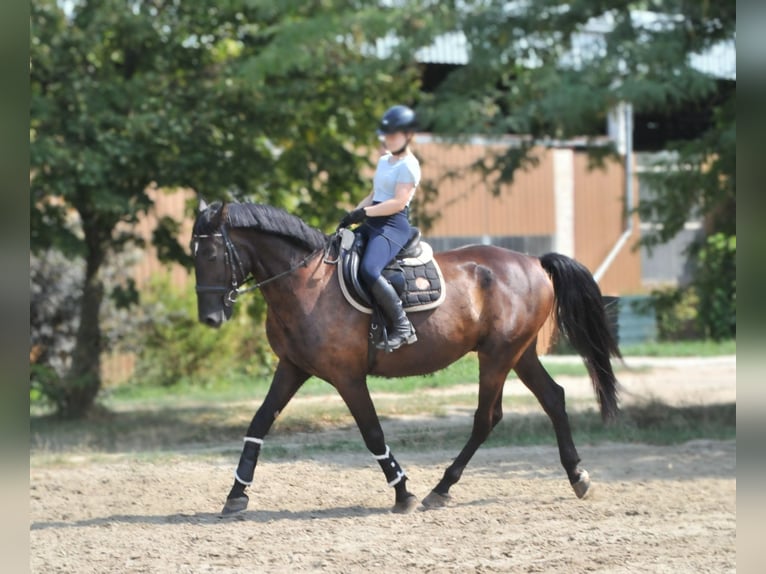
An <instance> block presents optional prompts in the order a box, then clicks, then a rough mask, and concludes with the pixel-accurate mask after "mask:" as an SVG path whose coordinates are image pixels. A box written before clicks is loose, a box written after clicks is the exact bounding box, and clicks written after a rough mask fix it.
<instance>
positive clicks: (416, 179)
mask: <svg viewBox="0 0 766 574" xmlns="http://www.w3.org/2000/svg"><path fill="white" fill-rule="evenodd" d="M414 133H415V112H414V111H412V110H411V109H410V108H408V107H407V106H401V105H397V106H393V107H391V108H389V109H388V110H387V111H386V113H385V114H383V118H382V119H381V120H380V125H379V127H378V136H379V137H380V138H381V140H382V142H383V145H384V146H385V148H386V150H387V152H386V153H385V154H384V155H382V156H381V157H380V159H379V160H378V166H377V168H376V170H375V177H374V179H373V189H372V191H371V192H370V193H369V195H368V196H367V197H365V198H364V199H363V200H362V201H360V202H359V204H358V205H357V206H356V209H354V210H353V211H351V212H350V213H348V214H346V215H345V216H344V217H343V219H342V220H341V222H340V224H339V225H338V227H348V226H349V225H353V224H354V223H361V222H363V221H364V225H362V226H361V227H360V228H359V231H360V232H361V233H362V234H363V235H364V237H365V238H366V239H367V244H366V247H365V251H364V255H363V256H362V260H361V262H360V265H359V273H360V276H361V278H362V281H363V282H364V284H365V285H366V287H367V288H368V290H369V291H370V292H371V294H372V296H373V298H374V299H375V301H376V302H377V303H378V305H379V306H380V307H381V309H382V310H383V313H384V315H385V317H386V319H387V320H388V322H389V324H390V325H391V329H390V330H389V335H388V350H394V349H398V348H399V347H401V346H402V345H405V344H410V343H414V342H415V341H417V339H418V338H417V335H416V334H415V328H414V327H413V326H412V323H410V320H409V319H408V318H407V315H406V314H405V312H404V309H403V307H402V300H401V299H400V298H399V294H398V293H397V292H396V289H394V287H393V285H391V283H390V282H389V281H388V280H387V279H386V278H385V277H383V276H382V275H381V272H382V271H383V268H384V267H385V266H386V265H388V264H389V263H390V262H391V261H392V260H393V259H394V257H395V256H396V254H397V253H398V252H399V251H400V250H401V249H402V247H404V245H405V244H406V243H407V241H408V240H409V239H410V236H411V233H412V228H411V227H410V222H409V218H408V215H409V204H410V201H411V200H412V196H413V195H414V193H415V189H416V188H417V186H418V184H419V183H420V163H419V162H418V160H417V158H416V157H415V155H414V154H413V153H412V151H410V141H411V140H412V137H413V135H414ZM379 348H386V346H385V343H381V344H379Z"/></svg>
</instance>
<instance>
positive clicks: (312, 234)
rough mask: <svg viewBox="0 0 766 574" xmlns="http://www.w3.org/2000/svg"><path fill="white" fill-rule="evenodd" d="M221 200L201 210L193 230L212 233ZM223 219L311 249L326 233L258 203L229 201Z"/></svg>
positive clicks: (217, 222)
mask: <svg viewBox="0 0 766 574" xmlns="http://www.w3.org/2000/svg"><path fill="white" fill-rule="evenodd" d="M222 207H223V206H222V204H221V203H220V202H215V203H213V204H211V205H210V206H209V207H208V208H207V209H205V211H203V212H202V213H201V214H200V215H199V217H198V218H197V221H196V223H195V224H194V233H196V234H203V233H213V232H214V231H215V230H216V229H217V228H218V226H219V225H220V220H221V211H222ZM226 223H227V224H228V225H229V226H230V227H233V228H247V229H257V230H258V231H262V232H264V233H268V234H271V235H279V236H281V237H284V238H286V239H290V240H292V241H293V242H294V243H296V244H297V245H300V246H301V247H304V248H306V249H308V250H310V251H314V250H317V249H322V248H323V247H324V246H325V244H326V242H327V235H325V234H324V233H322V232H321V231H319V230H318V229H315V228H313V227H311V226H309V225H307V224H306V223H305V222H304V221H303V220H301V219H300V218H299V217H297V216H295V215H291V214H289V213H287V212H286V211H285V210H284V209H280V208H278V207H272V206H270V205H262V204H258V203H229V204H227V205H226Z"/></svg>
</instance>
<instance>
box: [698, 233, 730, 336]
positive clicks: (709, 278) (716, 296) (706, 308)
mask: <svg viewBox="0 0 766 574" xmlns="http://www.w3.org/2000/svg"><path fill="white" fill-rule="evenodd" d="M736 258H737V238H736V237H734V236H726V235H725V234H723V233H716V234H714V235H710V236H708V237H707V238H706V241H705V244H704V245H703V246H702V248H701V249H700V250H699V252H698V253H697V267H698V271H697V273H696V275H695V279H694V284H695V286H696V288H697V290H698V291H699V299H700V301H699V314H698V318H697V320H698V323H699V324H700V327H701V328H702V329H703V332H704V333H705V335H706V336H707V337H709V338H711V339H713V340H715V341H720V340H723V339H728V338H733V337H735V336H736V334H737V272H736Z"/></svg>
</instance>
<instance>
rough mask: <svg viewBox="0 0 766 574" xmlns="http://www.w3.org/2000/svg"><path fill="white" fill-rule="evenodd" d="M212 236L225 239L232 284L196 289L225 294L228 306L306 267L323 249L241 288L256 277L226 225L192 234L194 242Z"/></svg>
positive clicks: (198, 287) (225, 252)
mask: <svg viewBox="0 0 766 574" xmlns="http://www.w3.org/2000/svg"><path fill="white" fill-rule="evenodd" d="M212 237H221V238H222V239H223V246H224V254H223V261H224V265H225V266H226V267H228V266H231V268H232V269H231V274H230V276H231V284H230V285H197V286H196V291H197V293H221V294H223V304H224V306H226V307H231V306H232V305H233V304H234V303H236V302H237V297H239V296H240V295H242V294H243V293H248V292H250V291H255V290H256V289H260V288H261V287H263V286H264V285H268V284H269V283H271V282H272V281H276V280H277V279H281V278H282V277H285V276H286V275H289V274H290V273H292V272H294V271H296V270H297V269H299V268H301V267H305V266H306V265H308V262H309V261H310V260H311V259H312V258H313V257H314V256H315V255H316V254H317V253H319V251H322V249H319V250H316V251H312V252H311V253H309V254H308V255H306V257H304V258H303V259H301V260H300V261H299V262H298V263H296V264H295V265H293V266H291V267H290V268H289V269H287V270H285V271H282V272H281V273H277V274H276V275H274V276H272V277H269V278H268V279H264V280H263V281H259V282H257V283H255V284H253V285H251V286H249V287H247V288H244V289H243V288H241V287H240V285H244V284H245V283H249V282H250V281H253V280H254V277H253V275H252V274H250V273H248V272H247V271H245V266H244V265H243V264H242V259H241V258H240V257H239V253H237V248H236V247H235V246H234V242H233V241H232V240H231V238H230V237H229V233H228V231H227V230H226V226H225V225H222V226H221V227H220V231H219V232H217V233H210V234H197V233H195V234H194V235H192V243H194V242H195V241H196V242H199V240H200V239H205V238H212ZM237 273H239V275H240V277H242V282H241V283H238V282H237Z"/></svg>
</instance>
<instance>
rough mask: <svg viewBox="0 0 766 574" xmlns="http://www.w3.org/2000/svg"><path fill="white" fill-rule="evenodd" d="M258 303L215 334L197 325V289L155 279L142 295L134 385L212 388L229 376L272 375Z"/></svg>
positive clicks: (136, 342)
mask: <svg viewBox="0 0 766 574" xmlns="http://www.w3.org/2000/svg"><path fill="white" fill-rule="evenodd" d="M259 299H260V295H259V294H256V297H255V298H254V302H253V304H252V305H251V307H250V308H247V307H244V306H242V307H240V308H238V309H236V310H235V312H234V314H233V316H232V318H231V320H230V321H229V322H228V323H227V324H225V325H224V326H223V327H221V328H220V329H211V328H210V327H208V326H206V325H203V324H202V323H200V322H199V321H198V320H197V298H196V294H195V292H194V287H193V285H190V286H188V287H186V288H183V289H181V288H178V287H174V286H172V285H171V284H170V281H169V279H168V278H167V277H158V278H156V279H155V280H153V281H152V282H151V283H150V284H149V286H148V287H147V288H146V289H144V290H142V305H141V308H140V317H141V320H140V323H139V327H138V329H137V331H136V334H135V337H134V348H135V351H136V353H137V361H136V369H135V372H134V374H133V377H132V381H133V382H134V383H139V384H146V385H160V386H172V385H176V384H178V383H185V384H193V385H210V384H212V383H215V382H216V381H219V380H220V379H221V378H225V377H231V376H237V375H248V376H252V375H261V374H264V373H266V372H269V371H271V370H272V363H273V362H274V359H273V356H272V354H271V351H270V349H269V346H268V343H267V341H266V336H265V329H264V327H263V318H262V317H263V312H262V308H263V306H262V305H259V301H258V300H259ZM261 301H262V300H261ZM240 305H241V303H240Z"/></svg>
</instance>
